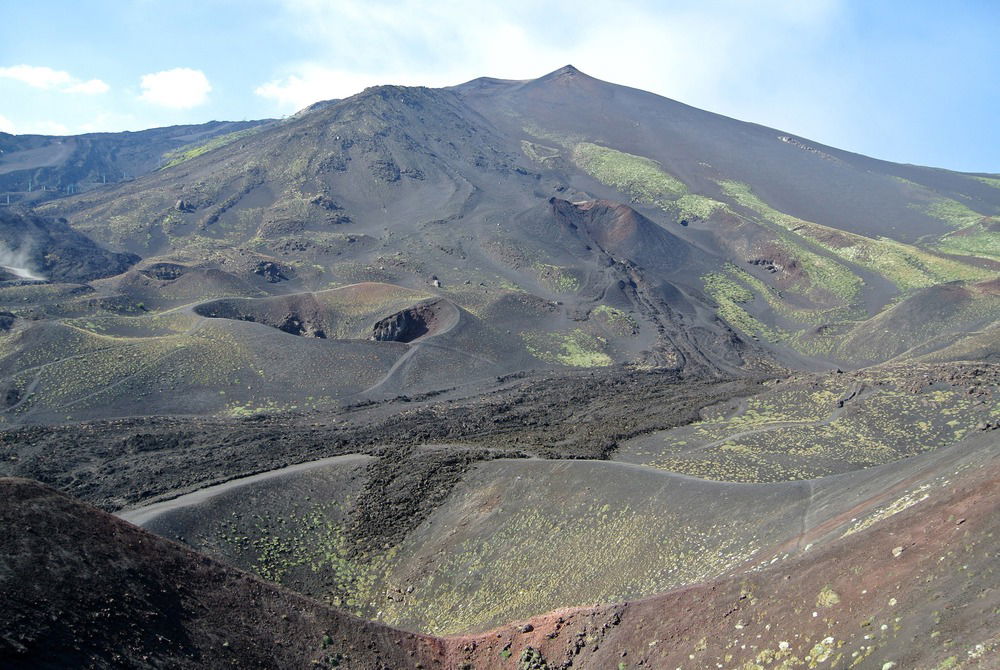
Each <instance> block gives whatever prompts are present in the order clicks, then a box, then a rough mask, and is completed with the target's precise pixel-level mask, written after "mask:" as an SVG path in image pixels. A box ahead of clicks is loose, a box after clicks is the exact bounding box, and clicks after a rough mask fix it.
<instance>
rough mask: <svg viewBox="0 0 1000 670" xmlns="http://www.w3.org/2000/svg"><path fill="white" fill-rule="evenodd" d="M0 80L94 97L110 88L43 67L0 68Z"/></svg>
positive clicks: (98, 80) (100, 82)
mask: <svg viewBox="0 0 1000 670" xmlns="http://www.w3.org/2000/svg"><path fill="white" fill-rule="evenodd" d="M0 78H4V79H13V80H15V81H19V82H21V83H22V84H27V85H28V86H31V87H33V88H40V89H44V90H48V91H51V90H56V91H61V92H62V93H84V94H87V95H94V94H98V93H107V92H108V91H109V90H110V88H111V87H110V86H108V85H107V84H106V83H104V82H103V81H101V80H100V79H90V80H88V81H81V80H79V79H77V78H76V77H74V76H73V75H71V74H70V73H69V72H65V71H63V70H54V69H52V68H50V67H45V66H44V65H11V66H9V67H0Z"/></svg>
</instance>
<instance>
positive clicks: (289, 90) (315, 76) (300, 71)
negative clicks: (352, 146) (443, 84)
mask: <svg viewBox="0 0 1000 670" xmlns="http://www.w3.org/2000/svg"><path fill="white" fill-rule="evenodd" d="M295 69H296V73H295V74H290V75H288V76H287V77H284V78H281V79H275V80H272V81H269V82H267V83H264V84H261V85H260V86H258V87H257V88H256V89H254V93H256V94H257V95H259V96H261V97H262V98H267V99H269V100H274V101H275V102H277V103H278V104H279V105H280V106H281V107H282V108H283V109H286V110H298V109H302V108H303V107H306V106H308V105H311V104H312V103H314V102H318V101H320V100H330V99H332V98H346V97H349V96H351V95H354V94H355V93H359V92H360V91H363V90H364V89H365V88H367V87H369V86H377V85H379V84H400V85H405V86H419V85H427V84H428V83H434V82H429V81H428V78H427V77H426V76H424V77H421V76H419V75H416V74H400V75H375V74H364V73H359V72H348V71H346V70H337V69H333V68H328V67H324V66H322V65H319V64H317V63H304V64H301V65H300V66H298V67H297V68H295Z"/></svg>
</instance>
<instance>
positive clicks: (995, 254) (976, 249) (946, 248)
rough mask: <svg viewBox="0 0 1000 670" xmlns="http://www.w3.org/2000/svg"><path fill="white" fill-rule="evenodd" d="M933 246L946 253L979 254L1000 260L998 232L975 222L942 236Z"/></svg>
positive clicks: (982, 256) (999, 233)
mask: <svg viewBox="0 0 1000 670" xmlns="http://www.w3.org/2000/svg"><path fill="white" fill-rule="evenodd" d="M934 248H935V249H937V250H938V251H942V252H944V253H946V254H959V255H966V256H979V257H980V258H990V259H992V260H996V261H1000V232H997V231H995V230H989V229H988V228H987V227H986V224H983V223H976V224H973V225H971V226H969V227H968V228H965V229H963V230H958V231H955V232H953V233H948V234H947V235H944V236H942V237H941V238H940V239H939V240H938V242H937V244H935V245H934Z"/></svg>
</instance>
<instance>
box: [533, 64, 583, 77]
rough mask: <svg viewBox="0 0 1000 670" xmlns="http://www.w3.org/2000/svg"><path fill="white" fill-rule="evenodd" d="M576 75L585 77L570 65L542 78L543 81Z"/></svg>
mask: <svg viewBox="0 0 1000 670" xmlns="http://www.w3.org/2000/svg"><path fill="white" fill-rule="evenodd" d="M576 75H583V76H586V75H584V74H583V72H580V71H579V70H578V69H576V68H575V67H573V66H572V65H563V66H562V67H561V68H559V69H558V70H556V71H555V72H552V73H550V74H548V75H546V76H545V77H543V79H547V78H549V77H552V78H555V77H574V76H576Z"/></svg>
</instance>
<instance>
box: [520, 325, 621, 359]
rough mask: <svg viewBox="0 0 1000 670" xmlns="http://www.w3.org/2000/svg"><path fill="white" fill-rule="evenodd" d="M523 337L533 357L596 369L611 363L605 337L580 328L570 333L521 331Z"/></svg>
mask: <svg viewBox="0 0 1000 670" xmlns="http://www.w3.org/2000/svg"><path fill="white" fill-rule="evenodd" d="M521 338H522V339H523V340H524V343H525V345H526V346H527V349H528V352H529V353H531V355H532V356H534V357H535V358H538V359H540V360H543V361H545V362H546V363H556V364H559V365H566V366H569V367H577V368H596V367H605V366H608V365H611V363H612V361H611V357H610V356H608V355H607V354H606V353H605V352H604V348H605V346H606V345H607V342H606V341H605V340H604V338H601V337H597V336H596V335H591V334H590V333H587V332H584V331H583V330H581V329H579V328H577V329H576V330H574V331H572V332H570V333H533V332H524V333H521Z"/></svg>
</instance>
